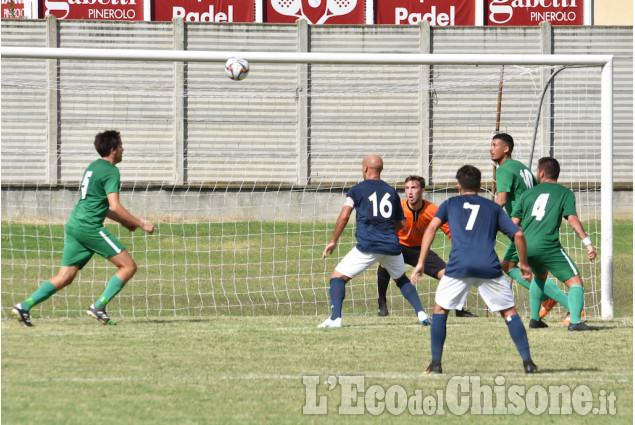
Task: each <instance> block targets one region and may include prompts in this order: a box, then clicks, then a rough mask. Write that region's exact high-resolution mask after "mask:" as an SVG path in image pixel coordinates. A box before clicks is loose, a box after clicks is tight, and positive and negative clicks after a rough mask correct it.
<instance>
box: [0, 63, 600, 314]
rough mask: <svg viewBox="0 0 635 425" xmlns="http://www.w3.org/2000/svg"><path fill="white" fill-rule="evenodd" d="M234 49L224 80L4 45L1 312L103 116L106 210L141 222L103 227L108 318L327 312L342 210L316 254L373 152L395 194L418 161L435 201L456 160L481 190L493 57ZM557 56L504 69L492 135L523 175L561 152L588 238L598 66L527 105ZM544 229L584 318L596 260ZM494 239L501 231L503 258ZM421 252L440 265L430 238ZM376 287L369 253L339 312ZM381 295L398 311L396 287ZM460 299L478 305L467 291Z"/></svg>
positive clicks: (54, 306) (596, 159)
mask: <svg viewBox="0 0 635 425" xmlns="http://www.w3.org/2000/svg"><path fill="white" fill-rule="evenodd" d="M134 54H135V52H134V51H130V55H134ZM245 56H246V57H247V59H248V60H250V54H249V53H246V54H245ZM272 58H274V56H272ZM274 59H275V58H274ZM250 63H251V70H250V74H249V76H248V77H247V78H246V79H245V80H243V81H240V82H237V81H232V80H230V79H228V78H227V77H226V76H225V73H224V69H223V64H222V63H221V62H220V61H212V62H204V61H189V62H183V61H175V62H166V61H143V60H126V61H117V60H105V59H100V60H95V59H57V60H52V59H36V58H30V59H27V58H10V57H9V58H7V57H3V58H2V70H3V75H2V105H1V107H2V130H1V131H2V133H1V137H2V147H1V150H2V152H1V154H2V158H1V168H2V169H1V171H2V251H1V252H2V311H3V315H4V316H6V315H7V314H8V313H9V311H10V308H11V306H12V305H14V304H16V303H18V302H21V301H23V300H24V299H26V298H27V297H28V296H29V295H30V294H32V293H33V292H34V291H35V290H36V289H37V288H38V287H39V285H40V284H41V283H42V282H43V281H44V280H46V279H48V278H49V277H51V276H54V275H55V274H56V273H57V271H58V269H59V266H60V264H61V256H62V250H63V246H64V223H65V221H66V219H67V218H68V216H69V214H70V212H71V211H72V209H73V207H74V205H75V202H76V201H77V199H78V197H79V186H80V180H81V177H82V173H83V171H84V169H85V168H86V166H87V165H88V164H89V163H90V162H92V161H93V160H95V159H96V158H97V154H96V152H95V150H94V147H93V140H94V136H95V134H96V133H98V132H100V131H103V130H107V129H115V130H118V131H120V132H121V134H122V139H123V146H124V149H125V152H124V156H123V162H121V163H120V164H119V165H118V167H119V169H120V171H121V179H122V188H121V200H122V204H123V205H124V206H125V207H126V208H128V209H129V210H130V211H131V212H132V213H133V214H134V215H136V216H138V217H140V218H142V219H144V220H147V221H151V222H153V223H154V224H155V226H156V231H155V233H154V234H153V235H147V234H144V233H143V232H142V231H140V230H137V231H136V232H135V233H132V234H131V233H130V232H128V231H127V230H126V229H124V228H123V227H121V226H119V225H118V224H116V223H114V222H111V221H109V220H107V221H106V227H107V228H108V229H109V231H110V232H111V233H113V234H114V235H115V236H116V237H117V238H119V239H120V240H121V241H122V243H123V244H124V245H125V247H126V248H127V249H128V250H129V251H130V253H131V254H132V257H133V258H134V259H135V261H136V263H137V264H138V271H137V273H136V275H135V276H134V278H133V279H132V280H131V281H130V282H129V283H128V284H127V285H126V287H125V288H124V290H123V291H122V292H121V293H120V294H119V295H118V296H117V297H115V298H114V299H113V301H112V302H111V303H110V304H109V306H108V308H109V312H110V313H111V314H114V315H128V316H156V315H191V316H197V315H221V314H230V315H265V314H274V315H279V314H285V315H288V314H293V315H298V314H299V315H322V314H327V313H328V312H329V276H330V274H331V272H332V271H333V269H334V267H335V266H336V264H337V263H338V261H339V260H340V259H341V258H342V257H343V256H344V255H345V254H346V253H347V252H348V251H349V250H350V249H351V248H352V247H354V246H355V244H356V242H355V236H354V235H355V219H354V214H353V216H352V218H351V221H350V222H349V225H348V226H347V228H346V230H345V232H344V234H343V235H342V237H341V239H340V243H339V245H338V247H337V249H336V251H335V252H334V253H333V255H331V256H329V257H328V258H326V259H322V251H323V249H324V247H325V245H326V244H327V243H328V241H329V240H330V238H331V236H332V234H333V229H334V223H335V221H336V219H337V216H338V214H339V212H340V210H341V208H342V205H343V202H344V199H345V195H346V192H347V191H348V189H349V188H350V187H351V186H353V185H355V184H357V183H358V182H360V180H361V178H362V173H361V161H362V158H363V157H364V156H365V155H367V154H370V153H374V154H378V155H381V156H382V157H383V160H384V171H383V173H382V178H383V179H384V180H385V181H386V182H388V183H389V184H391V185H393V186H395V187H396V188H398V189H399V191H400V193H403V181H404V179H405V178H406V177H407V176H409V175H411V174H417V175H421V176H423V177H425V179H426V182H427V188H426V192H425V196H424V197H425V199H427V200H429V201H431V202H433V203H436V204H440V203H441V202H443V201H444V200H445V199H447V198H448V197H450V196H454V195H456V194H457V192H456V181H455V179H454V175H455V173H456V170H457V169H458V168H459V167H460V166H462V165H464V164H472V165H475V166H477V167H479V168H480V169H481V171H482V174H483V190H482V193H481V194H482V195H483V196H486V197H491V195H492V189H493V186H492V171H493V170H492V162H491V160H490V156H489V145H490V141H491V137H492V135H493V133H494V130H495V128H496V121H497V112H498V102H497V99H498V93H499V83H500V77H501V72H500V71H501V66H500V65H489V66H488V65H474V64H462V65H452V64H404V63H401V64H400V63H393V64H352V63H333V64H327V63H307V62H306V61H304V62H302V61H301V62H298V63H291V62H289V63H287V62H281V61H277V62H276V61H275V60H271V61H267V60H253V59H251V60H250ZM555 68H556V67H555V66H533V65H517V64H516V65H515V64H514V63H511V62H510V63H507V64H505V65H504V69H503V71H504V72H503V73H502V75H503V77H502V78H503V84H502V102H501V106H500V123H499V125H500V131H502V132H507V133H510V134H511V135H513V137H514V139H515V141H516V147H515V149H514V152H513V157H514V158H515V159H518V160H520V161H522V162H524V163H525V164H527V163H528V162H529V159H530V158H529V157H530V154H532V153H533V158H532V159H533V163H532V164H531V169H532V171H535V165H536V164H537V160H538V158H540V157H542V156H548V155H553V156H555V157H556V158H557V159H558V160H559V161H560V162H561V165H562V172H561V178H560V182H561V183H562V184H564V185H566V186H567V187H570V188H571V189H572V190H573V191H574V192H575V194H576V200H577V209H578V213H579V215H580V218H581V219H582V223H583V225H584V227H585V229H586V231H587V233H588V234H589V236H590V238H591V240H592V241H593V243H594V245H595V246H596V248H597V249H598V251H599V252H602V244H601V227H600V219H601V209H600V183H601V166H600V152H601V149H600V146H601V145H600V142H599V141H600V131H601V111H600V109H601V108H600V105H601V99H600V97H601V93H600V76H601V72H602V69H601V67H599V66H577V67H571V68H567V69H565V70H564V71H562V72H560V73H559V75H558V76H557V77H556V78H554V80H553V85H551V86H549V87H548V89H547V90H546V93H545V96H544V103H543V105H542V108H541V109H540V110H538V106H539V104H540V100H541V94H542V92H543V88H544V87H545V85H546V82H547V80H548V78H549V76H550V75H551V74H552V73H553V72H554V69H555ZM534 133H535V137H534ZM561 238H562V243H563V245H564V246H565V249H566V251H567V252H568V253H569V254H570V255H571V257H572V258H573V259H574V260H575V262H576V264H577V265H578V267H579V269H580V272H581V274H582V278H583V281H584V286H585V288H586V295H585V297H586V298H585V309H586V314H587V316H588V317H595V316H599V315H600V302H601V298H602V292H601V278H600V276H601V273H600V268H601V265H600V264H601V263H600V261H599V260H596V261H595V262H591V261H589V260H588V259H587V257H586V250H585V249H584V245H583V244H582V243H581V241H580V240H579V238H577V236H576V235H575V233H574V232H573V230H572V229H571V228H570V226H568V225H567V224H566V223H564V224H563V226H562V237H561ZM507 243H508V240H507V238H506V237H505V236H503V235H500V236H499V242H498V247H497V249H498V251H499V254H500V255H501V256H502V253H503V252H504V248H505V246H506V245H507ZM433 250H434V251H435V252H437V253H438V254H439V255H440V256H441V257H442V258H443V259H444V260H446V261H447V260H448V256H449V252H450V241H449V240H448V238H447V237H446V236H445V235H444V234H442V233H439V234H438V235H437V237H436V240H435V244H434V246H433ZM410 271H411V268H410V267H408V268H407V274H408V275H409V274H410ZM114 272H115V268H114V266H113V265H112V264H111V263H109V262H108V261H107V260H105V259H103V258H101V257H99V256H95V257H93V259H92V260H91V261H90V262H89V263H88V264H87V266H86V267H85V268H84V269H83V270H82V271H81V272H80V273H79V274H78V276H77V278H76V280H75V282H74V283H73V284H72V285H70V286H68V287H67V288H65V289H64V290H62V291H60V292H59V293H58V294H56V295H54V296H53V297H52V298H51V299H50V300H49V301H47V302H45V303H43V304H41V305H38V306H37V307H35V308H34V309H33V310H32V314H33V315H34V316H35V317H38V316H45V317H60V316H61V317H70V316H78V315H80V314H82V313H83V312H84V311H85V310H86V308H87V307H88V306H89V305H90V304H91V303H92V302H93V301H94V300H95V299H96V298H97V297H98V296H99V295H100V294H101V293H102V292H103V289H104V287H105V284H106V282H107V281H108V279H109V278H110V276H111V275H112V274H113V273H114ZM376 282H377V278H376V267H375V266H373V267H371V268H370V269H368V270H367V271H366V272H365V273H363V274H362V275H360V276H358V277H356V278H355V279H353V280H352V281H351V282H349V283H348V284H347V293H346V300H345V302H344V314H351V313H359V314H376V309H377V284H376ZM558 284H559V285H560V286H561V287H562V288H563V289H565V288H564V286H563V285H562V283H561V282H558ZM436 287H437V281H436V280H434V279H431V278H429V277H425V278H424V279H422V280H420V281H419V283H418V284H417V289H418V292H419V295H420V298H421V301H422V304H423V306H424V308H426V309H428V311H429V310H430V309H431V308H432V307H433V305H434V293H435V290H436ZM565 292H566V289H565ZM514 295H515V297H516V300H517V306H518V307H519V310H520V311H521V313H522V314H525V315H528V310H529V301H528V300H529V297H528V291H527V290H526V289H524V288H522V287H518V286H517V285H516V284H514ZM388 306H389V310H390V311H391V313H392V314H412V311H411V307H410V306H409V304H408V303H407V302H406V301H405V300H404V298H403V297H402V295H401V293H400V291H399V290H398V289H397V287H396V286H395V285H394V284H392V285H391V286H390V288H389V292H388ZM466 307H467V308H468V309H469V310H471V311H473V312H475V313H477V314H479V315H481V316H482V315H484V314H485V312H486V306H485V305H484V303H483V302H482V300H481V299H480V298H479V297H478V295H477V294H476V292H475V291H474V290H473V291H472V292H471V293H470V294H469V296H468V300H467V306H466ZM564 313H565V312H564V311H563V310H561V311H560V312H559V314H561V315H562V316H564ZM552 314H553V313H552Z"/></svg>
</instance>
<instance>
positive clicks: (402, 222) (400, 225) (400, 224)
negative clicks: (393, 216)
mask: <svg viewBox="0 0 635 425" xmlns="http://www.w3.org/2000/svg"><path fill="white" fill-rule="evenodd" d="M404 227H406V220H405V219H404V220H397V221H395V231H396V232H398V231H400V230H401V229H403V228H404Z"/></svg>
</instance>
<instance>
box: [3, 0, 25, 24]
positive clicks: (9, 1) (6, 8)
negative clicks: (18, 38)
mask: <svg viewBox="0 0 635 425" xmlns="http://www.w3.org/2000/svg"><path fill="white" fill-rule="evenodd" d="M2 19H24V0H2Z"/></svg>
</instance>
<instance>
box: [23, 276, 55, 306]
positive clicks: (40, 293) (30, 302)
mask: <svg viewBox="0 0 635 425" xmlns="http://www.w3.org/2000/svg"><path fill="white" fill-rule="evenodd" d="M54 293H55V286H53V284H52V283H51V282H49V281H48V280H45V281H44V283H42V285H40V287H39V288H38V290H37V291H35V292H34V293H33V295H31V296H30V297H29V298H27V300H26V301H24V302H22V303H21V306H22V308H23V309H24V310H26V311H29V310H31V307H33V306H36V305H38V304H39V303H41V302H44V301H46V300H48V299H49V298H51V296H52V295H53V294H54Z"/></svg>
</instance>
